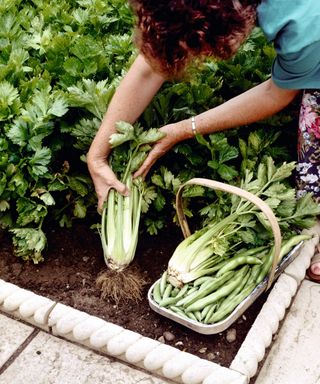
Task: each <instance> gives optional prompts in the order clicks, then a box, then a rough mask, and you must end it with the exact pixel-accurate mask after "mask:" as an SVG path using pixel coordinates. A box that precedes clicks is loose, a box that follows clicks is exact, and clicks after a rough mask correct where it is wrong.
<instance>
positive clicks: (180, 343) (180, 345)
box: [175, 341, 183, 347]
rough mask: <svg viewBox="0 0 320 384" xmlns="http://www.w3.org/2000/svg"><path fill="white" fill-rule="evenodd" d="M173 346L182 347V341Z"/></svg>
mask: <svg viewBox="0 0 320 384" xmlns="http://www.w3.org/2000/svg"><path fill="white" fill-rule="evenodd" d="M175 346H176V347H183V341H177V342H176V343H175Z"/></svg>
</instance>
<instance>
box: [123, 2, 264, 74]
mask: <svg viewBox="0 0 320 384" xmlns="http://www.w3.org/2000/svg"><path fill="white" fill-rule="evenodd" d="M129 2H130V4H131V6H132V8H133V10H134V12H135V13H136V15H137V33H136V44H137V46H138V48H139V49H140V51H141V52H142V54H144V56H145V57H146V58H147V59H148V60H149V62H151V64H152V65H153V66H154V67H156V69H157V70H159V71H160V72H162V73H164V74H166V75H169V76H174V75H176V74H179V73H180V72H181V71H182V70H183V69H184V68H185V67H186V65H187V64H188V63H189V62H190V60H191V59H192V58H194V57H205V56H214V57H216V58H218V59H227V58H230V57H231V56H233V55H234V54H235V53H236V51H237V49H238V48H239V46H240V45H241V43H242V42H243V41H244V40H245V38H246V37H247V36H248V35H249V33H250V32H251V30H252V28H253V27H254V25H255V22H256V7H257V5H258V3H259V1H258V0H241V1H240V0H129Z"/></svg>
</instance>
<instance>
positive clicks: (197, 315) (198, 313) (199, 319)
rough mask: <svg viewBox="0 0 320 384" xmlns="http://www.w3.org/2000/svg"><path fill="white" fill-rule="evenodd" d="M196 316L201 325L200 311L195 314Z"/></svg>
mask: <svg viewBox="0 0 320 384" xmlns="http://www.w3.org/2000/svg"><path fill="white" fill-rule="evenodd" d="M194 315H195V317H196V319H197V321H199V323H201V321H202V316H201V312H200V311H196V312H194Z"/></svg>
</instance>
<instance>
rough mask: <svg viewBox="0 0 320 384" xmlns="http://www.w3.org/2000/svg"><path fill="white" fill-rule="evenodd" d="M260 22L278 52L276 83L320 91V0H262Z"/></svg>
mask: <svg viewBox="0 0 320 384" xmlns="http://www.w3.org/2000/svg"><path fill="white" fill-rule="evenodd" d="M258 21H259V26H260V27H261V29H262V30H263V32H264V33H265V35H266V37H267V39H268V40H269V41H272V42H273V43H274V47H275V49H276V52H277V56H276V58H275V60H274V63H273V66H272V78H273V81H274V82H275V83H276V84H277V85H278V86H279V87H281V88H287V89H320V0H262V1H261V3H260V5H259V6H258Z"/></svg>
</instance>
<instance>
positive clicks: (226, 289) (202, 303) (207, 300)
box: [186, 267, 246, 312]
mask: <svg viewBox="0 0 320 384" xmlns="http://www.w3.org/2000/svg"><path fill="white" fill-rule="evenodd" d="M244 268H245V267H243V268H241V270H240V271H239V272H238V273H237V274H236V277H235V278H233V279H232V280H231V282H229V283H228V284H227V285H225V286H223V287H221V288H219V289H218V290H217V291H215V292H213V293H211V294H210V295H208V296H206V297H203V298H202V299H200V300H197V301H196V302H194V303H193V304H191V305H189V306H187V308H186V311H187V312H194V311H199V310H200V311H201V310H202V309H203V308H204V307H206V306H207V305H208V304H211V303H215V302H217V301H218V300H219V299H221V298H222V297H225V296H228V295H229V293H230V292H232V291H233V290H234V289H235V288H236V287H237V286H238V284H240V282H241V281H242V279H243V277H244V275H245V272H246V271H245V270H244Z"/></svg>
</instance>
